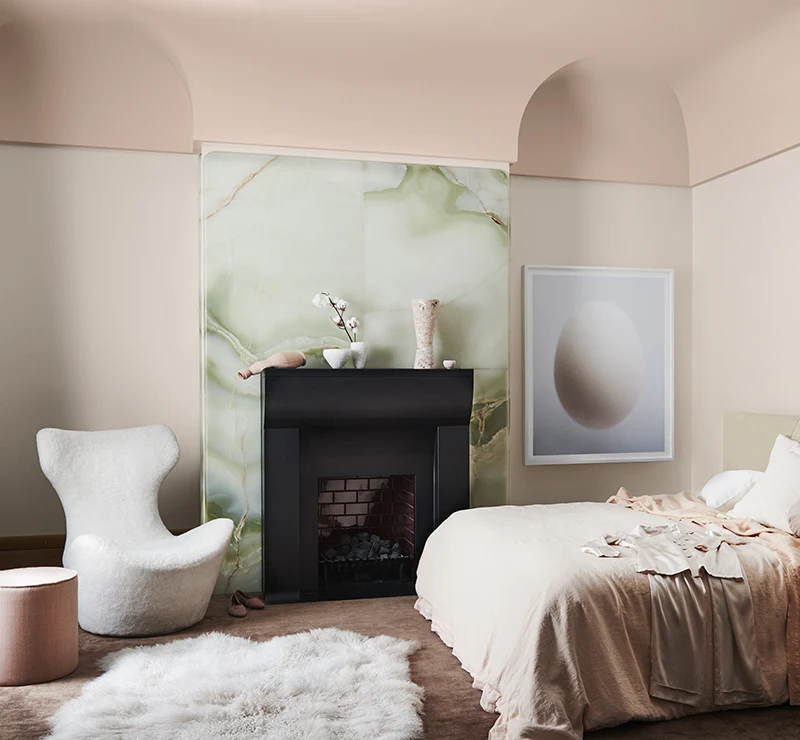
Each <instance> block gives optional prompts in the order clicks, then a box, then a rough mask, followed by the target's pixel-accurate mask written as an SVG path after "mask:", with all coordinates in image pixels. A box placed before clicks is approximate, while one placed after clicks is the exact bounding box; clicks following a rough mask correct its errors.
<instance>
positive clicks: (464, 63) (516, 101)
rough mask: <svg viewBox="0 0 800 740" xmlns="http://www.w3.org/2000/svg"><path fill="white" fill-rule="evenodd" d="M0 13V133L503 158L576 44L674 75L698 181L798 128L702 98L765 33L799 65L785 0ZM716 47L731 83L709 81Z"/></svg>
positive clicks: (130, 7)
mask: <svg viewBox="0 0 800 740" xmlns="http://www.w3.org/2000/svg"><path fill="white" fill-rule="evenodd" d="M4 19H5V20H10V22H9V23H8V24H7V25H6V26H5V27H3V28H0V98H2V99H3V100H10V101H13V104H12V105H4V106H0V139H5V140H18V141H42V142H50V143H75V144H81V145H96V146H114V147H123V148H146V149H163V150H170V151H190V150H191V149H192V146H193V142H195V141H223V142H233V143H252V144H271V145H281V146H299V147H311V148H324V149H344V150H355V151H375V152H385V153H397V154H417V155H434V156H443V157H448V156H449V157H460V158H471V159H485V160H494V161H506V162H514V161H516V159H517V139H518V132H519V129H520V120H521V118H522V114H523V111H524V110H525V108H526V105H527V104H528V101H529V100H530V99H531V96H532V94H533V93H534V92H535V91H536V90H537V88H538V87H539V86H540V85H541V84H542V83H543V82H544V81H545V80H547V79H548V78H549V77H550V76H551V75H552V74H553V73H554V72H557V71H558V70H559V69H561V68H563V67H565V66H566V65H570V64H572V63H573V62H576V61H578V60H582V59H587V58H592V59H602V60H607V61H609V62H612V63H613V64H614V65H616V66H617V67H618V68H620V69H625V68H627V69H629V70H635V71H636V73H637V74H638V75H644V76H646V77H647V79H649V80H651V81H652V84H653V85H654V86H666V87H668V88H669V89H670V90H672V91H674V92H675V93H676V94H677V99H678V101H679V103H680V105H681V107H682V108H683V116H684V118H685V125H686V131H687V133H688V141H689V144H688V150H689V153H690V158H691V172H692V175H691V179H692V180H693V181H698V180H700V179H705V178H707V177H711V176H714V174H719V173H720V172H721V171H725V170H726V169H731V168H733V167H736V166H739V165H741V164H743V163H744V162H742V161H740V160H741V159H742V157H745V158H751V159H752V158H757V157H759V156H765V155H766V154H769V153H772V152H771V151H767V150H769V149H772V150H773V151H774V150H775V147H777V148H785V147H786V146H791V145H794V144H796V143H797V141H794V140H791V139H797V140H800V132H798V131H795V130H793V129H792V128H791V127H787V126H785V125H784V126H783V127H781V126H774V125H770V126H769V128H770V131H769V132H768V133H767V134H764V133H763V132H762V133H761V134H754V126H755V123H756V121H755V120H754V121H753V122H752V124H751V125H746V126H740V127H739V128H738V129H736V131H735V132H734V133H735V136H734V135H732V136H730V137H729V138H730V139H731V140H730V141H722V142H720V141H719V136H717V135H716V134H717V132H715V128H716V127H718V126H720V125H721V124H723V123H724V117H723V120H720V115H719V114H717V113H714V111H709V110H708V107H709V106H714V107H715V108H716V109H717V110H719V111H724V113H725V116H731V117H734V116H737V105H739V106H741V105H743V103H742V102H741V101H742V99H743V98H744V99H747V96H748V95H750V94H751V91H750V87H757V85H756V82H757V77H758V75H759V74H763V72H764V70H763V69H762V68H763V66H764V65H765V64H767V65H769V63H770V62H769V54H771V53H774V52H775V51H776V50H775V49H771V48H769V47H768V46H765V45H764V44H766V43H767V40H768V41H769V44H770V45H772V46H774V44H776V43H779V44H782V46H781V47H780V52H781V54H782V56H781V55H780V54H779V55H778V62H777V63H779V64H782V65H784V66H786V65H790V63H791V62H792V61H794V62H795V65H794V67H795V68H797V69H800V64H798V63H797V62H798V60H799V57H798V55H800V52H798V51H796V50H795V49H794V46H796V45H795V44H793V43H792V40H791V39H792V36H791V34H790V35H789V38H783V37H780V34H777V33H776V30H775V29H780V28H784V27H785V26H786V24H787V23H794V22H797V23H798V30H800V16H798V15H797V1H796V0H646V2H645V1H643V0H492V2H486V1H485V0H19V1H16V0H12V1H11V2H5V3H3V0H0V23H2V21H3V20H4ZM796 37H797V36H796V35H795V36H794V38H796ZM758 49H760V50H761V51H760V53H755V50H758ZM748 50H749V51H748ZM765 55H766V56H765ZM748 60H749V62H748ZM758 60H760V61H758ZM727 64H730V65H732V67H731V68H732V69H734V70H735V71H736V74H737V75H738V77H737V79H740V80H742V87H740V88H739V89H736V86H735V85H732V83H731V82H730V81H728V82H727V83H726V84H725V85H722V87H723V88H724V89H717V88H718V87H719V84H718V83H719V80H720V79H724V75H725V69H726V65H727ZM748 64H750V66H748ZM758 64H760V65H761V68H759V71H758V73H755V72H752V65H758ZM767 72H769V70H767ZM792 74H797V75H798V77H800V71H797V72H787V71H786V70H781V80H782V84H788V83H789V82H790V81H791V80H790V78H791V76H792ZM799 81H800V80H799ZM715 86H716V87H715ZM710 89H711V90H712V91H713V93H714V94H713V95H709V90H710ZM757 92H758V91H757V90H753V91H752V94H756V95H757ZM684 96H685V99H686V101H687V102H686V103H684ZM762 97H763V96H762ZM737 98H738V101H739V102H738V103H737ZM705 100H708V101H709V105H708V106H705V107H704V101H705ZM760 103H761V104H762V105H763V100H761V101H760ZM779 108H780V106H778V108H776V111H775V115H779V114H781V115H782V113H781V110H779ZM762 118H763V116H762ZM754 136H755V138H756V141H755V142H753V137H754ZM724 138H725V137H723V139H724ZM739 139H742V141H740V140H739ZM744 140H747V141H748V142H749V143H747V144H746V143H743V142H744ZM707 150H708V151H710V152H711V154H710V155H709V156H708V157H706V155H705V152H706V151H707Z"/></svg>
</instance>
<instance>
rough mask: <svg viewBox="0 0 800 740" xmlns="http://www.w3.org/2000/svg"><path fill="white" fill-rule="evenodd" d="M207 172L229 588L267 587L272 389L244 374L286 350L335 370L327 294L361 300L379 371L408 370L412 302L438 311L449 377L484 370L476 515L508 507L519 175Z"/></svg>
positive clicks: (212, 476) (210, 395)
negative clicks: (263, 413) (514, 215)
mask: <svg viewBox="0 0 800 740" xmlns="http://www.w3.org/2000/svg"><path fill="white" fill-rule="evenodd" d="M200 163H201V194H202V198H201V200H202V202H201V244H202V248H201V271H202V291H201V298H202V332H203V341H202V348H203V355H202V376H203V383H202V393H203V398H202V409H203V478H202V480H203V517H204V519H205V520H208V519H213V518H217V517H221V516H225V517H229V518H231V519H233V521H234V523H235V531H234V539H233V542H232V545H231V548H230V551H229V552H228V555H227V557H226V560H225V563H224V565H223V568H222V572H221V574H220V580H219V582H218V585H217V590H218V591H222V592H228V591H232V590H235V589H237V588H241V589H244V590H254V591H255V590H258V589H259V587H260V579H261V554H262V552H261V534H262V526H261V521H262V520H261V449H260V440H261V438H260V386H259V378H258V377H253V378H250V379H248V380H246V381H243V380H240V379H239V378H238V377H237V375H236V372H237V370H239V369H240V368H242V367H246V366H248V365H250V364H251V363H253V362H255V361H257V360H259V359H264V358H265V357H267V356H268V355H269V354H271V353H273V352H275V351H279V350H287V349H296V350H301V351H303V352H305V353H306V354H307V356H308V360H309V362H308V366H309V367H311V368H315V367H316V368H324V367H326V364H325V362H324V360H323V359H322V350H323V349H324V348H326V347H345V346H347V342H346V337H344V335H343V333H337V330H336V329H334V327H333V325H332V324H331V323H330V321H329V320H328V318H327V314H326V313H325V312H324V311H322V310H320V309H317V308H315V307H314V306H313V305H312V303H311V298H312V297H313V295H314V294H315V293H318V292H320V291H329V292H331V293H333V294H335V295H338V296H341V297H343V298H346V299H347V300H348V301H349V302H350V305H351V307H352V313H354V314H355V315H356V316H358V317H359V319H360V320H361V327H360V333H359V339H360V340H361V339H363V340H364V341H366V342H367V344H368V347H369V358H368V367H376V368H381V367H383V368H393V367H394V368H402V367H408V368H410V367H412V365H413V358H414V349H415V340H414V328H413V321H412V314H411V300H412V299H414V298H438V299H440V300H441V305H440V308H439V321H438V328H437V336H436V344H435V355H436V362H437V367H441V363H442V361H443V360H444V359H453V360H456V361H457V363H458V366H459V367H464V368H473V369H474V370H475V374H474V375H475V386H474V399H473V411H472V419H471V424H470V443H471V476H470V477H471V505H473V506H482V505H492V504H503V503H505V502H506V499H507V485H508V483H507V481H508V323H509V322H508V246H509V240H508V230H509V223H508V172H507V165H504V164H496V163H482V162H446V161H434V160H427V159H414V160H411V159H409V160H407V161H398V160H396V159H395V160H394V161H392V160H391V158H389V157H385V156H380V157H377V156H376V157H373V156H371V155H362V154H343V153H335V152H317V151H314V152H299V151H296V150H281V149H263V148H260V147H253V148H251V147H234V146H217V145H214V146H210V145H206V146H204V147H203V150H202V154H201V159H200ZM296 372H303V370H302V369H300V370H297V371H296ZM330 372H347V370H339V371H334V370H331V371H330ZM419 372H431V371H419ZM442 372H445V371H442Z"/></svg>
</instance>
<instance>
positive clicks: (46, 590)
mask: <svg viewBox="0 0 800 740" xmlns="http://www.w3.org/2000/svg"><path fill="white" fill-rule="evenodd" d="M77 667H78V574H77V573H76V572H75V571H74V570H69V569H67V568H13V569H12V570H0V686H22V685H24V684H31V683H42V682H43V681H52V680H53V679H56V678H61V677H62V676H66V675H67V674H68V673H72V671H74V670H75V669H76V668H77Z"/></svg>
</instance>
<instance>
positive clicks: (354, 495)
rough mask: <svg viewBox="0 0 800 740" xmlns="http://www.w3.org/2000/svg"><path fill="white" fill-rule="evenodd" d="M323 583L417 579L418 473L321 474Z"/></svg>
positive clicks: (319, 526)
mask: <svg viewBox="0 0 800 740" xmlns="http://www.w3.org/2000/svg"><path fill="white" fill-rule="evenodd" d="M318 482H319V486H318V488H319V490H318V494H317V533H318V545H317V546H318V562H319V578H320V583H321V584H323V587H326V588H329V587H330V586H332V585H334V584H342V583H348V582H367V581H400V582H403V581H410V580H412V579H413V577H414V476H413V475H389V476H383V477H378V478H374V477H368V476H354V477H350V478H319V479H318Z"/></svg>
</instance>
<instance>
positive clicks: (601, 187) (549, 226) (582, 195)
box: [510, 176, 692, 504]
mask: <svg viewBox="0 0 800 740" xmlns="http://www.w3.org/2000/svg"><path fill="white" fill-rule="evenodd" d="M691 198H692V194H691V190H690V189H689V188H679V187H664V186H651V185H634V184H623V183H603V182H586V181H580V180H557V179H548V178H538V177H519V176H516V177H512V178H511V223H512V229H511V397H512V399H513V402H512V404H511V494H510V503H513V504H529V503H549V502H558V501H580V500H603V499H605V498H607V497H608V496H610V495H612V494H613V493H616V491H617V489H618V488H619V487H620V486H627V487H628V488H629V489H630V490H631V491H633V492H634V493H672V492H675V491H678V490H681V489H683V488H685V487H686V486H688V484H689V478H690V471H691V450H692V445H691V332H692V326H691V319H692V306H691V303H692V272H691V270H692V200H691ZM525 264H533V265H602V266H616V267H671V268H673V269H674V270H675V460H674V461H672V462H653V463H625V464H602V465H571V466H564V465H551V466H536V467H533V466H531V467H526V466H524V465H523V464H522V443H523V433H522V425H523V407H522V397H523V391H522V375H523V365H522V266H523V265H525Z"/></svg>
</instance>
